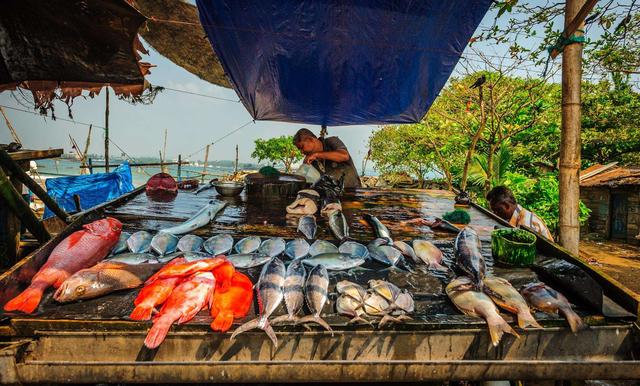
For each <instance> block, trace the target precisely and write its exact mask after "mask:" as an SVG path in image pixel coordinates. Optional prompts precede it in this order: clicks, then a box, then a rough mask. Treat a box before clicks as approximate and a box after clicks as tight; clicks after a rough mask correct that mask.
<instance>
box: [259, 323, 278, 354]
mask: <svg viewBox="0 0 640 386" xmlns="http://www.w3.org/2000/svg"><path fill="white" fill-rule="evenodd" d="M261 328H262V330H263V331H264V332H265V333H267V336H268V337H269V339H271V342H273V347H274V348H278V337H277V336H276V332H275V331H273V328H272V327H271V325H270V324H269V321H268V320H267V319H266V318H265V321H264V325H263V326H262V327H261Z"/></svg>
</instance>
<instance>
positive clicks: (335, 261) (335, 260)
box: [302, 253, 365, 271]
mask: <svg viewBox="0 0 640 386" xmlns="http://www.w3.org/2000/svg"><path fill="white" fill-rule="evenodd" d="M302 262H303V263H304V264H306V265H308V266H312V267H313V266H316V265H319V264H322V265H323V266H324V267H325V268H326V269H328V270H330V271H346V270H348V269H351V268H355V267H359V266H361V265H362V264H364V262H365V259H363V258H361V257H353V256H351V255H347V254H344V253H321V254H319V255H315V256H311V257H307V258H306V259H302Z"/></svg>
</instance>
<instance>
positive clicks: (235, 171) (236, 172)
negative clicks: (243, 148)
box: [233, 145, 238, 175]
mask: <svg viewBox="0 0 640 386" xmlns="http://www.w3.org/2000/svg"><path fill="white" fill-rule="evenodd" d="M233 174H234V175H237V174H238V145H236V164H235V168H234V171H233Z"/></svg>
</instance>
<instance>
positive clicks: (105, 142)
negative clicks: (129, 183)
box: [104, 86, 109, 173]
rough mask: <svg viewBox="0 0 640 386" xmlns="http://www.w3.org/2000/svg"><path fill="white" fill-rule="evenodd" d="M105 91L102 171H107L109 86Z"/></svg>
mask: <svg viewBox="0 0 640 386" xmlns="http://www.w3.org/2000/svg"><path fill="white" fill-rule="evenodd" d="M104 91H105V92H106V98H107V99H106V105H105V108H104V165H105V166H104V171H105V173H108V172H109V86H106V87H105V88H104Z"/></svg>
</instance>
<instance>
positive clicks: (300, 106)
mask: <svg viewBox="0 0 640 386" xmlns="http://www.w3.org/2000/svg"><path fill="white" fill-rule="evenodd" d="M490 4H491V0H473V1H468V0H448V1H442V0H422V1H413V0H395V1H391V0H354V1H339V0H307V1H300V0H197V5H198V10H199V13H200V20H201V22H202V25H203V27H204V29H205V31H206V33H207V35H208V37H209V40H210V41H211V42H212V46H213V48H214V50H215V52H216V54H217V56H218V57H219V58H220V61H221V63H222V66H223V67H224V70H225V72H226V73H227V75H228V76H229V79H230V81H231V84H232V85H233V87H234V89H235V90H236V92H237V93H238V95H239V96H240V99H241V100H242V103H243V104H244V105H245V107H246V108H247V110H248V111H249V113H250V114H251V115H252V116H253V117H254V118H255V119H261V120H275V121H286V122H301V123H308V124H324V125H332V126H335V125H352V124H384V123H411V122H418V121H420V119H421V118H422V117H423V116H424V114H425V113H426V112H427V110H428V109H429V107H430V106H431V104H432V103H433V101H434V99H435V98H436V96H437V95H438V93H439V92H440V90H441V89H442V87H443V86H444V84H445V83H446V81H447V79H448V78H449V76H450V75H451V72H452V71H453V68H454V67H455V65H456V63H457V62H458V60H459V58H460V55H461V54H462V51H463V50H464V48H465V47H466V45H467V43H468V41H469V38H470V37H471V35H472V34H473V32H474V31H475V29H476V27H477V26H478V24H479V23H480V21H481V20H482V17H483V16H484V15H485V13H486V12H487V10H488V8H489V5H490Z"/></svg>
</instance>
